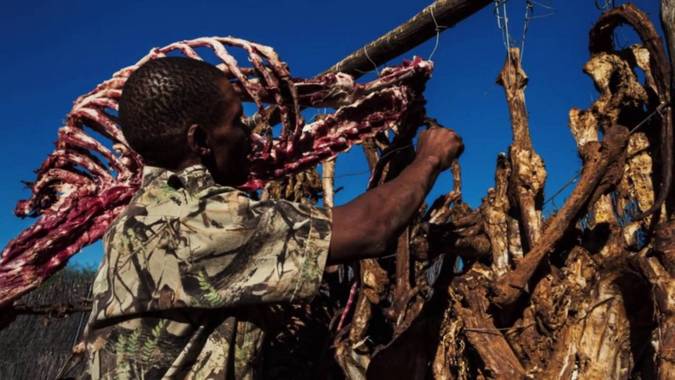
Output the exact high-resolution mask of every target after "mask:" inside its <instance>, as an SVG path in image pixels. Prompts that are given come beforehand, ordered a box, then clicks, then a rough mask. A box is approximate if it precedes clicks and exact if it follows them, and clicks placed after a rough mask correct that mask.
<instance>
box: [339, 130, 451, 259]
mask: <svg viewBox="0 0 675 380" xmlns="http://www.w3.org/2000/svg"><path fill="white" fill-rule="evenodd" d="M462 150H463V144H462V140H461V138H460V137H459V136H458V135H456V134H455V133H454V132H453V131H452V130H450V129H447V128H440V127H436V126H434V127H432V128H430V129H428V130H426V131H424V132H422V133H421V134H420V137H419V141H418V144H417V155H416V157H415V160H414V161H413V162H412V163H411V164H410V165H408V166H407V167H406V168H405V169H404V170H403V171H402V172H401V174H400V175H399V176H398V177H396V178H394V179H393V180H391V181H389V182H386V183H384V184H382V185H380V186H378V187H376V188H374V189H372V190H370V191H368V192H366V193H365V194H363V195H361V196H359V197H358V198H356V199H354V200H353V201H351V202H349V203H347V204H345V205H344V206H340V207H336V208H335V209H334V210H333V233H332V237H331V241H330V250H329V255H328V262H329V263H330V264H335V263H341V262H345V261H351V260H358V259H364V258H369V257H377V256H380V255H382V254H383V253H384V252H385V248H386V246H387V242H389V241H390V240H391V239H392V238H394V237H395V236H396V235H397V234H398V233H399V232H400V231H401V230H402V229H403V228H404V227H405V226H406V225H407V224H408V223H409V222H410V219H411V218H412V217H413V215H414V214H415V212H416V211H417V210H418V208H419V207H420V205H421V204H422V202H423V201H424V198H425V197H426V195H427V193H428V192H429V190H430V189H431V187H432V185H433V184H434V182H435V181H436V177H437V176H438V174H439V173H440V172H442V171H443V170H445V169H447V168H448V167H449V166H450V164H451V163H452V161H453V160H454V159H456V158H457V157H458V156H459V155H460V154H461V152H462Z"/></svg>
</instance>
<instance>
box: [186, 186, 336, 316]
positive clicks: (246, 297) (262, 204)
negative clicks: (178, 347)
mask: <svg viewBox="0 0 675 380" xmlns="http://www.w3.org/2000/svg"><path fill="white" fill-rule="evenodd" d="M198 211H199V212H194V213H193V214H191V215H188V217H187V218H184V223H183V224H184V225H183V226H181V231H186V233H187V234H186V238H187V239H188V240H189V244H188V245H189V247H190V254H189V256H188V260H187V262H184V263H183V264H182V265H179V268H180V275H181V282H182V288H183V294H184V295H185V298H186V299H185V301H186V303H188V304H189V305H190V306H193V307H195V306H196V307H209V308H211V307H231V306H241V305H251V304H259V303H270V302H282V301H293V300H298V299H303V298H310V297H312V296H313V295H315V294H316V293H317V292H318V288H319V285H320V283H321V278H322V276H323V271H324V266H325V263H326V259H327V256H328V248H329V243H330V236H331V214H330V210H326V209H322V208H317V207H311V206H307V205H301V204H298V203H292V202H287V201H253V200H251V199H249V198H248V197H246V196H245V195H244V194H243V193H240V192H238V191H233V192H229V193H225V194H220V195H217V196H208V197H205V198H202V199H201V200H200V205H199V209H198Z"/></svg>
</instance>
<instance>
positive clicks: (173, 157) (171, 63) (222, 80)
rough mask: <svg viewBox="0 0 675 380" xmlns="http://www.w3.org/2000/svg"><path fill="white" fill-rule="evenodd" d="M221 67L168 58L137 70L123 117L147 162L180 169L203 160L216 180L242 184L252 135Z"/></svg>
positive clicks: (124, 96) (129, 138)
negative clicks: (243, 120)
mask: <svg viewBox="0 0 675 380" xmlns="http://www.w3.org/2000/svg"><path fill="white" fill-rule="evenodd" d="M241 117H242V107H241V101H240V100H239V98H238V96H237V94H236V93H235V91H234V89H233V88H232V86H231V85H230V83H229V82H228V81H227V78H226V77H225V75H224V74H223V72H222V71H220V70H218V69H217V68H216V67H214V66H212V65H210V64H208V63H206V62H202V61H198V60H194V59H189V58H179V57H166V58H159V59H155V60H151V61H148V62H147V63H145V64H144V65H143V66H141V67H140V68H139V69H138V70H136V71H135V72H133V73H132V74H131V76H130V77H129V79H128V80H127V82H126V84H125V85H124V89H123V90H122V97H121V99H120V102H119V118H120V124H121V126H122V132H123V133H124V136H125V138H126V139H127V141H128V142H129V145H131V147H132V148H133V149H134V150H135V151H136V152H138V153H139V154H140V155H141V156H142V157H143V159H144V160H145V162H146V163H147V164H149V165H153V166H159V167H163V168H166V169H170V170H179V169H182V168H184V167H187V166H189V165H193V164H196V163H200V162H201V163H202V164H204V165H205V166H206V167H207V168H208V169H209V171H210V172H211V174H212V175H213V176H214V178H215V179H216V181H217V182H218V183H221V184H225V185H239V184H241V183H243V182H244V180H245V179H246V175H247V174H248V165H247V160H246V156H247V154H248V153H249V149H250V142H249V139H248V137H249V133H248V131H247V130H246V128H245V126H244V125H243V123H242V122H241Z"/></svg>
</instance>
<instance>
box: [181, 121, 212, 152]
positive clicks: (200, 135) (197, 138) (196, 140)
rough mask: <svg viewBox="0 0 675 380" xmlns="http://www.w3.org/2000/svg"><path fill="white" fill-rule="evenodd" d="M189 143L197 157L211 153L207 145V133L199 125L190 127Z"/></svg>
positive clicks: (188, 133)
mask: <svg viewBox="0 0 675 380" xmlns="http://www.w3.org/2000/svg"><path fill="white" fill-rule="evenodd" d="M187 143H188V146H189V147H190V150H191V151H192V152H193V153H195V154H196V155H197V156H200V157H201V156H206V155H207V154H209V153H210V152H211V149H210V148H209V147H208V145H207V143H206V131H205V130H204V128H203V127H202V126H201V125H199V124H192V125H190V126H189V127H188V129H187Z"/></svg>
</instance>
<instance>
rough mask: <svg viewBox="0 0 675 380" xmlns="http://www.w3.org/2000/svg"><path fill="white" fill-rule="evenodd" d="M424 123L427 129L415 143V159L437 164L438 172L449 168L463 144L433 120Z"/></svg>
mask: <svg viewBox="0 0 675 380" xmlns="http://www.w3.org/2000/svg"><path fill="white" fill-rule="evenodd" d="M424 123H425V124H426V125H427V126H428V127H429V129H427V130H426V131H424V132H422V133H420V137H419V139H418V141H417V158H418V159H427V160H431V162H432V163H436V162H437V168H438V170H439V171H443V170H445V169H447V168H449V167H450V164H452V161H454V160H455V159H456V158H457V157H459V155H461V154H462V152H463V151H464V143H463V142H462V138H461V137H459V135H457V134H456V133H455V132H454V131H453V130H452V129H448V128H445V127H443V126H442V125H440V124H438V122H437V121H436V120H435V119H430V118H427V119H426V120H425V121H424Z"/></svg>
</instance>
